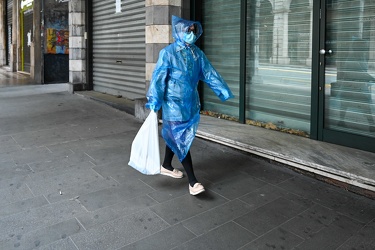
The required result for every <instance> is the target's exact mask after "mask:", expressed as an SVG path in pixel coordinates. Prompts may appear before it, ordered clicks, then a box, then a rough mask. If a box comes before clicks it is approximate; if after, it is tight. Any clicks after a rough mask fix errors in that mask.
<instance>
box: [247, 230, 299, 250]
mask: <svg viewBox="0 0 375 250" xmlns="http://www.w3.org/2000/svg"><path fill="white" fill-rule="evenodd" d="M302 242H303V239H302V238H300V237H298V236H296V235H294V234H292V233H290V232H288V231H286V230H284V229H281V228H276V229H274V230H272V231H270V232H269V233H267V234H265V235H263V236H262V237H260V238H258V239H255V240H254V241H252V242H251V243H249V244H247V245H246V246H244V247H242V248H240V250H245V249H249V250H253V249H257V250H263V249H264V250H266V249H280V250H282V249H293V248H294V247H295V246H297V245H299V244H300V243H302Z"/></svg>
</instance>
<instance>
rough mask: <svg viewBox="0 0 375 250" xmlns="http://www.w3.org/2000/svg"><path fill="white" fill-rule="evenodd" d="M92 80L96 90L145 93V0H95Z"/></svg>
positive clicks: (131, 94)
mask: <svg viewBox="0 0 375 250" xmlns="http://www.w3.org/2000/svg"><path fill="white" fill-rule="evenodd" d="M91 9H92V17H91V19H92V44H91V46H92V53H93V54H92V83H93V89H94V90H95V91H99V92H104V93H108V94H112V95H116V96H122V97H124V98H128V99H136V98H141V97H144V95H145V63H146V59H145V58H146V49H145V18H146V17H145V15H146V10H145V1H144V0H130V1H121V0H116V1H110V3H109V1H102V0H94V1H92V3H91Z"/></svg>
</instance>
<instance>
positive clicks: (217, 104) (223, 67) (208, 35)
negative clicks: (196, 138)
mask: <svg viewBox="0 0 375 250" xmlns="http://www.w3.org/2000/svg"><path fill="white" fill-rule="evenodd" d="M240 4H241V1H238V0H205V1H202V15H203V21H202V25H203V36H204V38H203V39H202V40H201V41H200V42H203V47H204V52H205V54H206V56H207V57H208V59H209V60H210V61H211V63H212V65H213V66H214V67H215V68H216V69H217V71H218V72H219V73H220V74H221V75H222V76H223V78H224V79H225V81H226V82H227V83H228V85H229V87H230V89H231V90H232V92H233V94H234V96H235V98H234V99H229V100H228V101H226V102H222V101H220V100H219V99H218V98H217V97H216V95H215V94H214V92H213V91H212V90H211V89H210V88H209V87H208V86H207V85H206V84H203V98H202V100H203V102H202V105H203V109H204V110H205V111H213V112H217V113H222V114H225V115H229V116H232V117H235V118H238V117H239V96H240V95H239V86H240V83H239V82H240V81H239V78H240V77H239V75H240V72H239V68H240V10H241V6H240ZM198 41H199V40H198Z"/></svg>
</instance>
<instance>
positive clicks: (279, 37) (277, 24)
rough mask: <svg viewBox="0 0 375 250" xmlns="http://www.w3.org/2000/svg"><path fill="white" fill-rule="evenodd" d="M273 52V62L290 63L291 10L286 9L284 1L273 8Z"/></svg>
mask: <svg viewBox="0 0 375 250" xmlns="http://www.w3.org/2000/svg"><path fill="white" fill-rule="evenodd" d="M273 14H274V22H273V53H272V59H271V62H272V63H274V64H289V63H290V58H289V57H288V42H289V41H288V36H289V34H288V30H289V29H288V20H289V10H288V9H286V8H285V7H284V6H283V5H282V2H278V5H276V6H274V10H273Z"/></svg>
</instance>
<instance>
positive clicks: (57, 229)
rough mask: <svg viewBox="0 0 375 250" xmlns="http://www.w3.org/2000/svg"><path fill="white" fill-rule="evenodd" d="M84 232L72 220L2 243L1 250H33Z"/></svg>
mask: <svg viewBox="0 0 375 250" xmlns="http://www.w3.org/2000/svg"><path fill="white" fill-rule="evenodd" d="M81 231H84V229H83V228H82V227H81V225H80V224H79V223H78V221H77V220H76V219H70V220H67V221H63V222H60V223H57V224H55V225H51V226H48V227H45V228H41V229H37V230H35V231H31V232H28V233H25V234H23V235H21V236H19V237H18V236H14V237H12V238H10V239H7V240H3V241H0V249H7V250H8V249H9V250H11V249H23V250H29V249H30V250H31V249H36V248H39V247H40V246H44V245H47V244H49V243H52V242H54V241H57V240H61V239H65V238H67V237H69V236H71V235H74V234H76V233H79V232H81Z"/></svg>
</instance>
